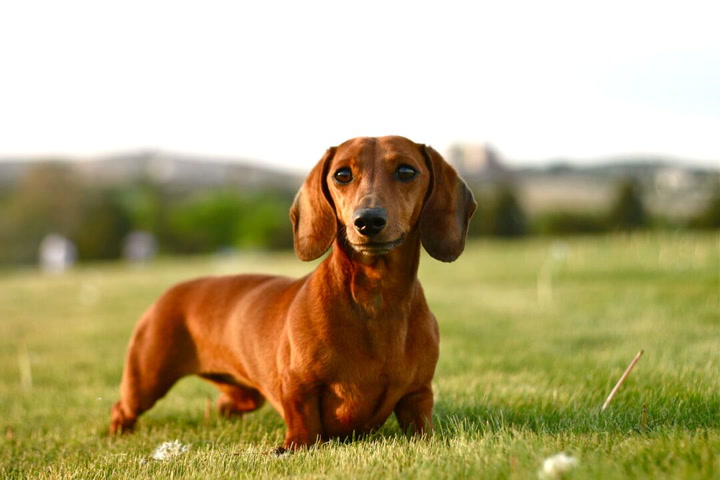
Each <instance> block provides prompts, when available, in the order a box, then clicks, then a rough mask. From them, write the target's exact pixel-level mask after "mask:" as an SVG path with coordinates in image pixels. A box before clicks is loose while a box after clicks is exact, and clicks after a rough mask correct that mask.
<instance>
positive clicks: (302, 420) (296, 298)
mask: <svg viewBox="0 0 720 480" xmlns="http://www.w3.org/2000/svg"><path fill="white" fill-rule="evenodd" d="M401 167H402V169H407V168H410V169H411V170H414V171H415V172H416V173H417V174H416V175H415V176H414V177H413V178H411V179H407V178H401V177H400V173H399V172H401ZM343 168H347V169H350V171H351V174H352V180H351V181H350V182H348V183H347V184H343V183H342V182H339V181H337V180H336V177H335V173H336V172H338V170H339V169H343ZM402 172H403V173H407V172H408V170H402ZM340 178H341V179H347V178H346V177H340ZM475 206H476V204H475V201H474V199H473V196H472V193H471V192H470V190H469V189H468V188H467V187H466V185H465V183H464V182H463V181H462V180H461V179H460V178H459V177H458V175H457V174H456V173H455V171H454V170H453V169H452V168H451V167H450V166H449V165H448V164H447V163H446V162H445V161H444V160H443V159H442V157H441V156H440V155H439V154H438V153H437V152H436V151H435V150H433V149H432V148H430V147H427V146H424V145H420V144H416V143H413V142H411V141H410V140H408V139H406V138H403V137H381V138H356V139H352V140H349V141H347V142H345V143H343V144H341V145H340V146H338V147H333V148H331V149H329V150H328V151H327V152H326V154H325V155H324V156H323V158H322V159H321V160H320V162H318V164H317V165H316V166H315V167H314V168H313V170H312V171H311V172H310V174H309V176H308V177H307V179H306V180H305V183H304V184H303V186H302V188H301V189H300V191H299V192H298V194H297V196H296V198H295V201H294V203H293V206H292V208H291V211H290V217H291V220H292V222H293V227H294V234H295V236H294V242H295V251H296V253H297V255H298V257H299V258H301V259H302V260H312V259H315V258H318V257H320V256H321V255H323V254H324V253H325V252H326V251H327V250H328V249H329V248H330V247H331V246H332V253H331V254H330V255H328V257H327V258H325V259H324V260H323V261H322V262H321V263H320V264H319V265H318V267H317V268H316V269H315V270H314V271H313V272H312V273H310V274H309V275H307V276H305V277H303V278H300V279H291V278H286V277H279V276H270V275H234V276H223V277H207V278H200V279H196V280H192V281H189V282H185V283H181V284H179V285H177V286H175V287H173V288H171V289H170V290H169V291H167V292H166V293H165V294H164V295H163V296H162V297H160V299H159V300H157V302H156V303H155V304H154V305H152V306H151V307H150V309H149V310H148V311H147V312H146V313H145V314H144V315H143V317H142V318H141V319H140V321H139V323H138V325H137V326H136V328H135V332H134V333H133V336H132V339H131V341H130V345H129V347H128V353H127V358H126V363H125V369H124V373H123V379H122V384H121V387H120V391H121V392H120V393H121V396H120V401H118V402H117V403H116V404H115V405H114V406H113V409H112V421H111V425H110V431H111V432H112V433H117V432H124V431H129V430H132V428H133V426H134V425H135V422H136V420H137V417H138V416H139V415H140V414H141V413H143V412H144V411H146V410H148V409H149V408H151V407H152V406H153V404H154V403H155V402H156V401H157V400H158V399H160V398H161V397H162V396H164V395H165V393H166V392H167V391H168V390H169V389H170V387H172V385H173V384H174V383H175V382H176V381H177V380H178V379H180V378H181V377H183V376H186V375H191V374H195V375H199V376H201V377H203V378H205V379H206V380H208V381H210V382H213V383H214V384H215V385H216V386H217V387H218V388H219V390H220V391H221V395H220V397H219V399H218V407H219V410H220V412H221V413H223V414H241V413H244V412H249V411H252V410H255V409H257V408H259V407H260V406H261V405H262V404H263V403H264V401H265V400H266V399H267V401H269V402H270V404H271V405H272V406H273V407H274V408H275V409H276V410H277V411H278V412H279V413H280V414H281V415H282V417H283V419H284V420H285V423H286V425H287V433H286V436H285V440H284V442H283V447H282V449H297V448H301V447H306V446H310V445H313V444H315V443H317V442H320V441H324V440H327V439H329V438H332V437H348V436H351V435H354V434H362V433H364V432H368V431H371V430H372V429H375V428H377V427H379V426H380V425H382V424H383V423H384V422H385V420H386V419H387V418H388V417H389V416H390V415H391V414H392V413H393V412H394V413H395V415H396V417H397V419H398V422H399V424H400V426H401V427H402V428H403V429H404V430H406V431H408V432H413V433H416V434H423V433H426V432H429V431H430V430H431V429H432V408H433V393H432V386H431V381H432V378H433V375H434V372H435V365H436V363H437V359H438V342H439V337H438V325H437V322H436V320H435V317H434V316H433V314H432V313H431V312H430V309H429V308H428V305H427V303H426V301H425V297H424V295H423V290H422V287H421V286H420V283H419V281H418V279H417V268H418V261H419V258H420V245H421V244H422V245H424V246H425V248H426V250H427V251H428V253H430V255H432V256H433V257H435V258H437V259H439V260H442V261H453V260H455V259H456V258H457V257H458V256H459V255H460V253H461V252H462V250H463V248H464V244H465V236H466V233H467V227H468V222H469V220H470V217H471V216H472V214H473V212H474V210H475ZM363 209H366V210H363ZM367 209H371V211H372V212H378V211H382V212H384V213H385V214H386V224H385V225H383V226H382V228H381V231H379V232H373V234H368V233H367V232H365V233H362V232H361V228H360V227H358V226H357V225H358V224H357V217H358V215H360V214H361V213H362V212H363V211H367ZM359 212H360V213H359Z"/></svg>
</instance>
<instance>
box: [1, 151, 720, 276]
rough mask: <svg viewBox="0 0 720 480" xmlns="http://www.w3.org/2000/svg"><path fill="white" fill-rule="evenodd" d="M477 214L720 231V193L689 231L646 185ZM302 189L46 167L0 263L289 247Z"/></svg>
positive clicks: (542, 228) (561, 226) (501, 204)
mask: <svg viewBox="0 0 720 480" xmlns="http://www.w3.org/2000/svg"><path fill="white" fill-rule="evenodd" d="M473 190H474V191H475V194H476V197H477V199H478V205H479V206H478V211H477V213H476V215H475V217H474V219H473V221H472V223H471V227H470V235H471V236H498V237H520V236H525V235H530V234H547V235H558V234H560V235H567V234H596V233H605V232H613V231H631V230H637V229H647V228H661V227H672V228H679V227H683V228H707V229H712V228H720V186H718V185H716V186H715V188H714V191H713V193H712V195H710V197H709V199H708V202H707V205H705V206H703V207H702V208H701V210H700V211H698V212H697V214H696V215H695V216H693V217H692V218H690V219H688V221H687V222H685V223H684V224H683V225H677V224H673V223H672V222H669V221H667V220H665V219H661V218H657V217H654V216H653V215H651V214H650V213H649V212H648V210H647V208H646V207H645V204H644V202H643V192H642V189H641V187H640V184H639V183H638V182H636V181H633V180H632V179H627V180H623V181H620V182H618V183H617V185H616V186H615V191H614V192H613V199H612V202H611V204H610V207H609V209H608V211H604V212H588V213H577V212H563V211H552V212H545V213H542V214H536V215H534V216H529V215H528V214H527V213H526V211H525V209H524V208H523V206H522V203H521V201H520V200H519V195H518V191H517V189H516V188H515V187H514V186H513V185H512V184H510V183H505V184H496V185H490V186H487V185H486V186H475V187H473ZM294 195H295V191H289V190H283V189H280V188H274V189H260V188H257V189H245V190H238V189H232V188H227V187H225V188H220V189H176V188H173V187H172V186H167V185H161V184H158V183H156V182H153V181H152V180H150V179H145V180H141V181H137V182H134V183H129V184H124V185H119V186H113V187H108V186H104V187H97V186H92V185H88V184H87V183H86V182H83V181H82V180H81V179H79V178H78V177H77V176H76V175H75V174H74V172H73V170H71V169H70V168H68V167H67V165H64V164H62V163H47V164H39V165H37V166H35V167H33V168H32V169H31V170H30V171H29V173H28V174H27V175H25V176H24V177H23V179H22V180H21V181H20V182H19V183H17V184H16V185H12V186H5V187H2V188H0V264H5V265H8V264H18V263H31V262H35V261H36V259H37V254H38V253H37V252H38V246H39V245H40V242H41V241H42V239H43V237H44V236H46V235H48V234H50V233H55V234H59V235H62V236H64V237H66V238H68V239H70V240H71V241H72V242H73V243H74V244H75V246H76V248H77V255H78V258H79V259H80V260H81V261H85V260H112V259H117V258H120V257H121V254H122V248H123V242H124V240H125V239H126V238H127V237H128V235H129V234H130V233H131V232H135V231H144V232H149V233H151V234H152V235H154V237H155V238H156V239H157V244H158V245H159V248H160V253H163V254H196V253H207V252H215V251H218V250H222V249H289V248H292V228H291V225H290V220H289V218H288V210H289V208H290V205H291V203H292V200H293V197H294Z"/></svg>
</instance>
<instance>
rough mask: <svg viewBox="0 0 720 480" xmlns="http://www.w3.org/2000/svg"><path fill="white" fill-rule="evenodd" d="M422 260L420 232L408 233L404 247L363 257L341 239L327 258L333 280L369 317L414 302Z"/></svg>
mask: <svg viewBox="0 0 720 480" xmlns="http://www.w3.org/2000/svg"><path fill="white" fill-rule="evenodd" d="M419 261H420V236H419V234H418V233H417V232H411V233H410V234H408V236H407V238H406V240H405V241H404V242H403V244H402V245H400V246H398V247H396V248H395V249H393V250H392V251H390V252H389V253H387V254H386V255H363V254H361V253H359V252H357V251H355V250H353V249H352V247H350V246H349V245H348V244H347V242H345V241H343V239H342V238H338V239H336V240H335V243H334V244H333V251H332V253H331V254H330V257H329V258H328V259H327V262H329V263H330V264H332V265H333V271H334V272H336V278H334V279H333V281H335V282H338V283H339V284H340V286H342V287H343V288H345V289H346V290H347V291H348V292H349V294H350V296H351V298H352V299H353V301H354V303H355V304H356V306H357V307H359V308H361V309H362V310H364V311H366V312H367V313H368V314H370V315H376V314H377V313H378V312H380V311H381V310H388V309H390V310H394V309H395V308H397V307H402V305H400V304H402V303H404V302H409V301H411V299H412V298H413V297H414V295H415V293H416V289H417V288H418V281H417V270H418V264H419ZM390 302H392V304H391V303H390Z"/></svg>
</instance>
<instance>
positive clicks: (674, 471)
mask: <svg viewBox="0 0 720 480" xmlns="http://www.w3.org/2000/svg"><path fill="white" fill-rule="evenodd" d="M312 266H313V265H308V264H303V263H302V262H300V261H298V260H296V259H295V258H294V257H293V256H292V255H291V254H283V255H268V254H261V253H257V254H245V255H241V256H239V257H212V258H195V259H166V260H162V261H159V262H157V263H156V264H153V265H151V266H148V267H146V268H144V269H135V268H130V267H127V266H124V265H117V264H108V265H102V264H100V265H93V266H89V267H82V268H80V269H78V270H76V271H74V272H71V273H69V274H67V275H63V276H58V277H52V276H50V277H48V276H45V275H41V274H39V273H37V272H35V271H33V270H20V271H11V272H9V271H5V272H1V273H0V428H1V429H2V430H1V431H0V435H1V436H0V478H5V477H7V478H169V477H171V476H172V477H174V478H182V477H186V478H245V477H260V478H273V477H283V476H294V477H304V478H307V477H311V478H315V477H325V476H327V477H330V478H333V477H335V478H393V477H395V478H463V477H467V478H529V477H536V473H537V471H538V469H539V468H540V466H541V465H542V461H543V459H544V458H546V457H548V456H550V455H553V454H555V453H557V452H560V451H566V452H568V453H571V454H572V455H574V456H576V457H577V458H578V459H579V461H580V463H579V465H578V467H577V468H576V469H575V470H574V471H573V472H571V478H638V477H641V478H642V477H644V478H668V479H671V478H715V477H716V476H718V474H720V460H719V459H718V452H720V368H719V367H720V244H719V243H718V237H717V236H712V235H707V236H694V235H665V236H654V235H635V236H628V237H600V238H588V239H584V238H580V239H572V240H569V241H558V240H550V239H535V240H531V241H519V242H511V243H499V242H472V243H471V244H470V245H469V246H468V249H467V251H466V252H465V254H464V255H463V256H462V257H461V258H460V259H459V260H458V262H456V263H454V264H442V263H439V262H436V261H434V260H432V259H430V258H428V257H425V258H423V261H422V264H421V269H420V276H421V279H422V281H423V285H424V288H425V292H426V296H427V297H428V301H429V303H430V304H431V307H432V309H433V311H434V312H435V314H436V316H437V317H438V320H439V322H440V325H441V333H442V342H441V357H440V362H439V365H438V369H437V374H436V377H435V391H436V411H435V422H436V433H435V435H434V436H433V437H431V438H429V439H421V440H417V439H407V438H405V437H404V436H403V435H402V434H401V433H400V431H399V429H398V427H397V424H396V422H395V421H394V419H391V421H389V422H388V423H387V424H386V425H385V426H384V427H383V428H382V429H381V430H380V431H378V432H377V433H375V434H373V435H371V436H369V437H368V438H364V439H361V440H358V441H356V442H352V443H347V444H344V443H339V442H331V443H329V444H327V445H324V446H322V447H320V448H316V449H312V450H310V451H307V452H301V453H298V454H295V455H292V456H290V457H286V458H275V457H273V456H272V455H270V454H269V452H270V451H271V450H272V448H273V447H275V446H277V445H278V444H279V443H281V441H282V438H283V433H284V425H283V422H282V420H281V419H280V418H279V416H278V415H277V414H276V413H275V412H274V411H273V410H272V409H271V408H270V407H267V406H266V407H264V408H263V409H261V410H260V411H258V412H255V413H253V414H251V415H248V416H246V417H245V418H243V419H240V420H230V421H227V420H224V419H221V418H218V416H217V414H216V413H215V412H214V411H213V412H212V414H211V415H210V417H209V418H206V416H205V408H206V404H207V402H208V399H209V398H212V399H213V401H214V397H215V395H216V394H215V391H214V390H213V388H212V386H210V385H208V384H206V383H204V382H202V381H200V380H197V379H185V380H183V381H181V382H180V383H179V384H178V385H177V386H176V387H175V388H174V389H173V390H172V391H171V392H170V394H169V395H168V396H167V397H166V398H165V399H163V400H162V401H161V402H159V403H158V405H157V406H156V407H155V408H154V409H153V410H151V411H150V412H148V413H147V414H146V415H144V416H143V417H142V419H141V422H140V425H139V428H138V431H137V432H136V433H135V434H134V435H131V436H125V437H122V438H111V437H108V436H107V435H106V431H107V426H108V421H109V409H110V405H111V404H112V403H113V402H114V401H115V399H116V397H117V388H118V383H119V379H120V374H121V370H122V361H123V357H124V354H125V348H126V345H127V340H128V337H129V335H130V331H131V329H132V326H133V325H134V323H135V321H136V320H137V317H138V316H139V314H140V313H141V312H142V311H143V310H144V309H145V308H146V307H147V305H149V304H150V303H151V302H152V301H153V299H154V298H156V297H157V295H159V294H160V293H161V292H162V291H163V290H164V289H165V288H167V287H168V286H170V285H171V284H173V283H175V282H177V281H179V280H182V279H185V278H190V277H193V276H198V275H206V274H219V273H229V272H236V271H237V272H240V271H244V272H250V271H255V272H257V271H266V272H275V273H282V274H287V275H293V276H297V275H302V274H304V273H306V272H308V271H310V270H311V269H312ZM640 349H644V350H645V355H644V356H643V357H642V359H641V360H640V362H639V363H638V365H637V366H636V368H635V370H634V371H633V373H632V374H631V375H630V377H629V379H628V381H627V382H626V383H625V384H624V385H623V387H622V388H621V389H620V391H619V393H618V395H617V396H616V398H615V399H614V400H613V402H612V403H611V404H610V407H609V408H608V410H607V411H606V412H604V413H601V412H600V406H601V405H602V403H603V401H604V400H605V397H606V396H607V394H608V393H609V391H610V389H611V388H612V386H613V385H614V383H615V382H616V381H617V379H618V378H619V376H620V375H621V374H622V372H623V370H624V369H625V367H626V366H627V364H628V363H629V362H630V360H631V359H632V358H633V356H634V355H635V354H636V353H637V352H638V351H639V350H640ZM23 365H29V372H25V373H23V372H24V370H25V369H27V367H23ZM28 375H29V377H30V378H28ZM643 410H645V414H643ZM175 439H178V440H179V441H180V442H182V443H183V444H186V445H189V446H190V449H189V451H188V452H187V453H185V454H183V455H181V456H179V457H177V458H175V459H173V460H170V461H167V462H158V461H154V460H151V459H150V455H151V454H152V452H153V450H154V449H155V448H156V447H157V446H158V445H159V444H161V443H162V442H166V441H171V440H175Z"/></svg>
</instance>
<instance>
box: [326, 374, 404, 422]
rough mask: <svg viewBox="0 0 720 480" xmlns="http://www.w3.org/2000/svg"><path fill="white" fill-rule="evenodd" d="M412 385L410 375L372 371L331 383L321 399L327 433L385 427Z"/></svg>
mask: <svg viewBox="0 0 720 480" xmlns="http://www.w3.org/2000/svg"><path fill="white" fill-rule="evenodd" d="M410 384H411V382H410V379H409V378H406V377H401V376H398V375H393V376H391V375H388V374H383V373H380V374H377V373H372V372H368V375H362V376H358V377H356V378H353V379H345V380H340V381H337V382H333V383H330V384H328V385H327V386H326V388H325V389H324V392H323V394H322V398H321V408H322V411H323V412H322V415H323V425H324V427H325V432H326V434H328V435H330V436H345V435H350V434H352V433H353V432H367V431H370V430H372V429H375V428H377V427H379V426H381V425H382V424H383V423H384V422H385V421H386V420H387V418H388V417H389V416H390V415H391V414H392V412H393V409H394V407H395V405H396V404H397V402H398V401H399V400H400V398H402V397H403V396H404V395H405V394H406V393H407V391H408V390H409V387H410Z"/></svg>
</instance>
